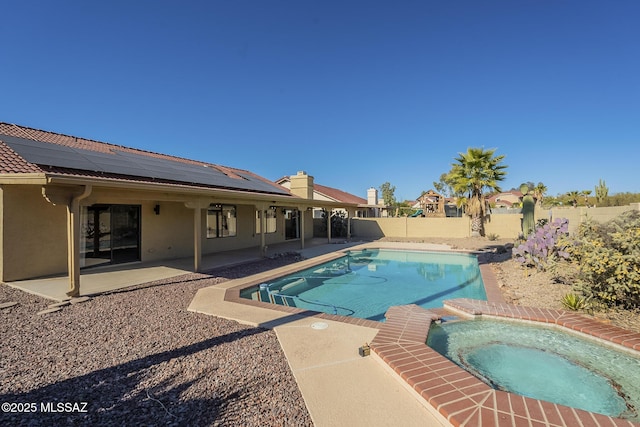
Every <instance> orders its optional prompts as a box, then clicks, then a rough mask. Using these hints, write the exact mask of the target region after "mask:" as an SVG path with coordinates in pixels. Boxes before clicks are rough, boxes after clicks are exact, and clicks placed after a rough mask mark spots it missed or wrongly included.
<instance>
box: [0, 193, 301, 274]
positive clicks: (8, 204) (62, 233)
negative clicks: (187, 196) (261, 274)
mask: <svg viewBox="0 0 640 427" xmlns="http://www.w3.org/2000/svg"><path fill="white" fill-rule="evenodd" d="M41 191H42V190H41V187H40V186H29V185H3V186H2V188H0V207H1V208H2V209H1V212H0V221H1V222H0V224H1V225H2V230H1V233H0V243H1V244H0V255H1V256H2V257H1V260H2V262H1V263H0V264H1V265H0V274H1V276H0V280H2V281H15V280H23V279H29V278H34V277H40V276H48V275H54V274H66V273H67V212H66V209H67V208H66V206H54V205H52V204H51V203H49V202H48V201H47V200H45V198H44V197H43V196H42V192H41ZM171 197H173V196H170V195H166V194H164V195H163V194H155V195H154V194H153V193H142V192H136V191H130V190H108V189H94V191H93V192H92V193H91V195H90V196H89V197H88V198H87V199H85V200H83V201H82V202H81V204H82V206H90V205H93V204H127V205H138V206H140V207H141V221H140V230H141V248H140V252H141V260H142V261H161V260H165V259H175V258H186V257H192V256H193V253H194V235H193V233H194V226H193V221H194V210H193V209H190V208H187V207H186V206H185V203H184V201H175V200H164V201H163V198H164V199H168V198H171ZM158 200H160V201H158ZM211 202H212V203H215V202H216V201H215V200H213V199H212V201H211ZM156 204H159V205H160V214H159V215H156V213H155V212H154V210H153V209H154V207H155V205H156ZM235 206H236V214H237V220H238V223H237V236H235V237H225V238H215V239H208V238H207V237H206V230H207V227H206V209H201V217H200V218H201V219H200V220H201V226H202V227H201V229H202V236H201V243H202V254H203V255H206V254H210V253H215V252H222V251H227V250H233V249H242V248H257V247H259V246H260V243H261V236H260V234H259V233H256V225H255V224H256V214H255V211H256V206H255V205H253V204H236V205H235ZM304 214H305V215H306V224H305V225H306V231H305V237H306V238H311V237H312V236H313V221H312V220H311V212H307V211H305V212H304ZM284 241H285V219H284V215H282V212H281V210H278V214H277V231H276V232H275V233H268V234H266V235H265V243H266V244H267V245H271V244H275V243H280V242H284Z"/></svg>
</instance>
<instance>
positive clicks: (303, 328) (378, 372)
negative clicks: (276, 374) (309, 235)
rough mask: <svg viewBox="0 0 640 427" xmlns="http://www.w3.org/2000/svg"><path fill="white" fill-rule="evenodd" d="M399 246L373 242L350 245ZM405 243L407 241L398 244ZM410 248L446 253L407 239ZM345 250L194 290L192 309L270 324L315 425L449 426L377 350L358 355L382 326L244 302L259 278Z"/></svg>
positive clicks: (352, 319) (248, 301)
mask: <svg viewBox="0 0 640 427" xmlns="http://www.w3.org/2000/svg"><path fill="white" fill-rule="evenodd" d="M367 246H368V247H372V246H375V247H397V244H390V243H385V244H381V243H377V244H375V245H370V244H369V245H367V244H365V245H358V246H354V247H352V249H354V250H357V249H358V248H361V247H367ZM403 246H404V245H403ZM409 246H410V247H407V246H404V247H405V248H407V249H422V250H425V249H431V250H444V249H446V247H445V246H443V245H429V244H412V245H409ZM341 255H343V253H342V251H339V252H330V253H326V254H322V255H318V256H316V257H314V258H312V259H307V260H305V261H302V262H299V263H296V264H295V265H291V266H285V267H281V268H278V269H275V270H271V271H269V272H265V273H260V274H257V275H254V276H251V277H246V278H242V279H237V280H232V281H229V282H224V283H221V284H218V285H215V286H212V287H208V288H204V289H201V290H199V291H198V293H197V294H196V296H195V297H194V299H193V301H192V303H191V305H190V306H189V310H190V311H194V312H197V313H205V314H210V315H213V316H218V317H223V318H227V319H232V320H235V321H238V322H240V323H245V324H249V325H253V326H259V327H264V328H269V329H273V330H274V331H275V332H276V334H277V336H278V340H279V341H280V345H281V347H282V349H283V351H284V353H285V356H286V357H287V360H288V362H289V366H290V367H291V370H292V372H293V375H294V376H295V378H296V382H297V383H298V386H299V388H300V391H301V393H302V395H303V397H304V400H305V403H306V405H307V409H308V410H309V414H310V415H311V418H312V420H313V422H314V425H316V426H319V427H321V426H327V427H329V426H331V427H333V426H363V427H364V426H369V427H370V426H399V425H402V426H416V427H417V426H449V425H451V424H450V423H449V422H448V421H447V420H446V419H445V418H444V417H442V416H441V415H440V414H439V413H438V412H437V411H435V410H434V409H433V407H432V406H431V405H429V404H426V403H425V402H424V401H423V400H421V399H418V398H416V397H415V396H414V395H413V394H412V392H411V391H410V390H408V389H407V388H406V387H405V385H404V384H403V383H402V382H401V381H399V380H398V377H397V375H396V374H395V373H394V372H392V371H391V370H389V368H388V367H387V366H386V365H385V364H384V363H381V361H380V360H379V358H378V357H377V356H376V355H373V356H372V357H361V356H360V354H359V347H360V346H362V345H364V344H365V343H370V342H371V341H372V340H373V339H374V338H375V336H376V335H377V334H378V332H379V327H380V325H381V323H379V322H374V321H371V320H364V319H355V318H345V317H343V316H333V315H329V314H321V313H315V312H305V311H302V310H300V309H295V308H292V307H283V306H272V305H267V304H265V303H259V302H257V301H255V302H254V301H250V300H246V299H241V298H240V296H239V288H240V287H246V286H248V285H251V284H257V283H261V282H263V281H264V280H269V278H272V277H277V276H280V275H283V274H287V273H289V272H292V271H295V270H298V269H300V268H304V267H305V266H307V265H309V266H310V265H313V264H317V263H319V262H324V261H328V260H330V259H333V258H336V257H339V256H341Z"/></svg>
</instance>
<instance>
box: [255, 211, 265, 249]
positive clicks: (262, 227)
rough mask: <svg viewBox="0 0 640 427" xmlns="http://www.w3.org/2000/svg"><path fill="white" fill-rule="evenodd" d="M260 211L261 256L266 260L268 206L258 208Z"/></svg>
mask: <svg viewBox="0 0 640 427" xmlns="http://www.w3.org/2000/svg"><path fill="white" fill-rule="evenodd" d="M257 208H258V209H259V211H260V215H259V217H260V256H261V257H262V258H265V257H266V256H267V239H266V230H267V206H266V205H260V206H258V207H257Z"/></svg>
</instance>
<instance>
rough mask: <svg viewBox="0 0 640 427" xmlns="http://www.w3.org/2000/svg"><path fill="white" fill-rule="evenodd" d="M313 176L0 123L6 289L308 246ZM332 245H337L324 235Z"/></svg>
mask: <svg viewBox="0 0 640 427" xmlns="http://www.w3.org/2000/svg"><path fill="white" fill-rule="evenodd" d="M309 185H310V182H309V179H308V177H305V176H295V177H292V185H291V188H290V189H287V188H284V187H282V186H280V185H278V184H276V183H274V182H272V181H269V180H267V179H265V178H263V177H260V176H258V175H256V174H254V173H252V172H250V171H246V170H241V169H237V168H230V167H225V166H221V165H218V164H211V163H207V162H201V161H197V160H191V159H185V158H179V157H175V156H169V155H164V154H160V153H153V152H148V151H143V150H138V149H135V148H129V147H124V146H120V145H116V144H111V143H106V142H100V141H95V140H91V139H86V138H80V137H75V136H69V135H62V134H59V133H54V132H49V131H43V130H38V129H33V128H29V127H25V126H19V125H15V124H10V123H3V122H0V224H1V229H0V280H2V281H3V282H8V281H16V280H24V279H31V278H37V277H44V276H51V275H59V274H68V276H69V288H70V289H69V292H68V294H69V295H70V296H75V295H78V294H79V287H80V270H81V269H86V268H92V267H95V266H100V265H107V264H117V263H130V262H146V261H158V260H165V259H176V258H186V257H193V269H194V271H198V270H199V269H200V267H201V261H202V255H203V254H211V253H216V252H222V251H228V250H235V249H243V248H260V249H261V250H262V251H263V253H264V250H265V248H266V247H267V245H269V244H274V243H279V242H284V241H286V240H293V239H297V240H299V241H300V245H301V247H304V242H305V238H311V237H312V236H313V221H312V209H313V208H314V207H320V208H324V209H329V210H331V209H334V208H342V209H347V210H351V211H353V210H355V208H356V207H357V204H358V203H351V202H335V201H332V200H315V199H314V198H313V197H312V191H313V190H312V186H311V188H310V187H309ZM329 238H330V236H329Z"/></svg>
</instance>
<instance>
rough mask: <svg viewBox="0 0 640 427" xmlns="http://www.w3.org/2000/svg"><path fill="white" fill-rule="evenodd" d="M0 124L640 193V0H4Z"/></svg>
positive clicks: (197, 155) (327, 171) (291, 161)
mask: <svg viewBox="0 0 640 427" xmlns="http://www.w3.org/2000/svg"><path fill="white" fill-rule="evenodd" d="M2 16H3V23H2V25H1V26H0V41H1V43H0V66H1V68H0V121H4V122H10V123H17V124H20V125H24V126H30V127H34V128H39V129H44V130H49V131H54V132H60V133H65V134H70V135H75V136H81V137H86V138H91V139H97V140H101V141H107V142H111V143H115V144H120V145H126V146H132V147H136V148H141V149H145V150H151V151H156V152H162V153H168V154H173V155H178V156H182V157H187V158H193V159H198V160H203V161H209V162H212V163H218V164H222V165H226V166H232V167H237V168H242V169H248V170H250V171H253V172H255V173H257V174H259V175H262V176H264V177H265V178H268V179H272V180H275V179H278V178H280V177H282V176H284V175H291V174H295V173H296V171H299V170H305V171H307V172H308V173H309V174H311V175H313V176H314V177H315V181H316V182H317V183H319V184H323V185H327V186H331V187H336V188H339V189H342V190H344V191H348V192H350V193H353V194H356V195H359V196H361V197H366V191H367V189H368V188H369V187H376V188H379V187H380V185H381V184H382V183H384V182H387V181H388V182H390V183H391V184H392V185H394V186H395V187H396V192H395V195H396V198H397V199H400V200H403V199H415V198H417V197H418V196H419V195H420V193H421V192H422V191H423V190H428V189H430V188H432V187H433V184H432V183H433V181H437V180H438V179H439V177H440V174H442V173H444V172H447V171H448V170H449V169H450V166H451V163H452V162H453V160H454V158H455V157H456V156H457V155H458V153H459V152H463V151H466V149H467V148H468V147H484V148H496V149H497V154H504V155H505V156H506V157H505V160H504V164H506V165H507V166H508V169H507V178H506V180H505V181H504V182H503V185H502V187H503V189H509V188H511V187H518V186H519V185H520V184H521V183H522V182H526V181H532V182H534V183H538V182H540V181H542V182H543V183H544V184H546V185H547V187H548V189H549V195H557V194H560V193H565V192H567V191H572V190H579V191H580V190H592V191H593V189H594V187H595V185H597V184H598V181H599V180H600V179H603V180H604V181H605V182H606V184H607V186H608V187H609V193H610V194H613V193H618V192H634V193H637V192H640V179H639V178H638V170H639V166H640V24H639V22H640V1H637V0H631V1H626V0H614V1H609V0H603V1H589V0H575V1H574V0H552V1H551V0H550V1H543V0H531V1H520V0H503V1H477V0H458V1H456V0H452V1H441V0H418V1H397V2H396V1H375V0H367V1H349V0H342V1H338V0H335V1H333V0H323V1H312V0H302V1H300V0H289V1H278V0H255V1H243V0H224V1H218V0H210V1H188V0H183V1H158V0H153V1H151V0H149V1H141V0H128V1H120V0H118V1H114V0H109V1H86V0H82V1H80V0H78V1H65V0H60V1H49V0H41V1H34V0H22V1H13V2H4V4H3V6H2Z"/></svg>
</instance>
